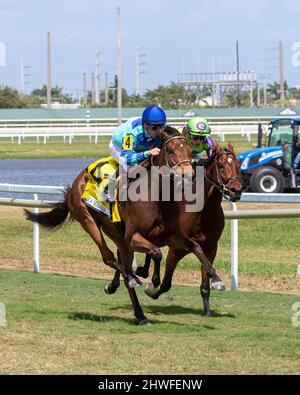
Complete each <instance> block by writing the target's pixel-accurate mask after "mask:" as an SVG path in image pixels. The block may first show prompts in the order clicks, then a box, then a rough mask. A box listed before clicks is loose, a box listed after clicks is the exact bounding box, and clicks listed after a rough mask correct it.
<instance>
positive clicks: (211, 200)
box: [106, 144, 242, 316]
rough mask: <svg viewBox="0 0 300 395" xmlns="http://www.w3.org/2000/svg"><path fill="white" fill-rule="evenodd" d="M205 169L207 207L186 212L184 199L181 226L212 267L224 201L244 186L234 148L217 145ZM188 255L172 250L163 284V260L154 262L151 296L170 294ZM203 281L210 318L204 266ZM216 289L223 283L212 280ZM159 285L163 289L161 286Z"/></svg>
mask: <svg viewBox="0 0 300 395" xmlns="http://www.w3.org/2000/svg"><path fill="white" fill-rule="evenodd" d="M198 164H199V165H204V166H205V170H204V171H205V185H204V206H203V209H202V210H201V211H199V212H193V213H191V212H187V211H186V210H185V206H186V202H185V201H184V200H183V201H182V202H180V203H179V205H180V213H181V216H180V227H181V229H182V230H183V231H184V232H185V234H186V235H187V236H188V237H190V238H192V239H193V240H194V241H195V242H197V243H198V244H199V245H200V246H201V248H202V250H203V252H204V254H205V256H206V257H207V258H208V260H209V261H210V263H211V264H213V262H214V259H215V257H216V253H217V248H218V241H219V239H220V237H221V235H222V232H223V229H224V225H225V220H224V213H223V209H222V205H221V203H222V198H223V197H225V198H227V199H229V200H230V201H232V202H235V201H237V200H239V199H240V197H241V194H242V185H241V181H240V179H239V176H238V169H239V163H238V161H237V159H236V156H235V154H234V150H233V146H232V145H231V144H228V147H227V148H225V149H222V148H221V147H220V146H219V145H218V144H216V145H215V149H214V152H213V154H212V156H211V157H210V158H209V159H203V160H202V161H200V163H198ZM188 253H189V252H188V251H186V250H183V249H180V248H174V247H173V246H172V247H170V248H169V251H168V255H167V258H166V268H165V275H164V278H163V281H162V283H161V285H160V273H159V268H160V261H156V262H155V267H154V272H153V276H152V281H151V283H150V284H149V285H148V287H147V288H146V289H145V292H146V294H147V295H148V296H150V297H152V298H153V299H157V298H158V297H159V296H160V295H161V294H162V293H164V292H167V291H169V289H170V288H171V286H172V276H173V273H174V270H175V268H176V266H177V264H178V262H179V261H180V260H181V259H182V258H183V257H184V256H185V255H187V254H188ZM150 262H151V256H150V255H148V254H147V255H146V259H145V264H144V266H139V267H138V268H137V270H136V274H137V275H138V276H141V277H144V278H147V277H148V275H149V266H150ZM201 274H202V282H201V285H200V293H201V296H202V299H203V305H204V314H205V315H206V316H210V314H211V313H210V306H209V296H210V280H209V276H208V275H207V272H206V270H205V267H203V265H202V267H201ZM119 277H120V274H119V272H117V271H116V273H115V276H114V279H113V280H112V282H111V283H110V284H108V285H107V286H106V291H107V293H114V292H115V291H116V290H117V288H118V286H119V284H120V283H119ZM214 280H215V282H214V286H213V288H215V289H219V290H223V289H224V288H223V285H222V282H218V278H215V279H214V277H213V281H214ZM159 286H160V287H159Z"/></svg>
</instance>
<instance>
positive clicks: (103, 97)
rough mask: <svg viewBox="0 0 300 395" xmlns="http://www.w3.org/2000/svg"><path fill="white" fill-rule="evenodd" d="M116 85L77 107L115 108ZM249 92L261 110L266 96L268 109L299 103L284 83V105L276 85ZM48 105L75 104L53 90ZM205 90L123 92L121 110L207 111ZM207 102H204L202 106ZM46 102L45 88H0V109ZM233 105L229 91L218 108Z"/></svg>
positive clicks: (244, 95) (242, 96)
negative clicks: (97, 100)
mask: <svg viewBox="0 0 300 395" xmlns="http://www.w3.org/2000/svg"><path fill="white" fill-rule="evenodd" d="M116 86H117V81H116V80H115V82H114V84H112V85H111V86H110V87H109V90H108V92H103V91H101V93H100V103H98V104H95V103H94V100H93V95H92V92H91V91H87V92H86V95H85V97H83V96H82V97H81V98H80V104H81V106H83V107H116V106H117V94H116V92H117V89H116ZM259 90H260V91H259V92H258V89H257V88H254V89H253V103H254V105H255V103H257V96H258V94H260V98H261V101H260V103H261V106H262V105H263V102H264V95H265V93H266V102H267V105H268V106H279V105H284V106H290V105H295V103H297V101H299V103H300V88H295V87H292V88H289V87H288V84H287V82H286V81H285V84H284V91H285V98H286V99H285V101H284V102H283V103H282V102H281V101H280V85H279V83H277V82H274V83H269V84H268V85H267V87H266V90H264V89H263V88H259ZM51 96H52V101H57V102H59V103H60V104H72V103H76V102H78V98H74V97H72V96H71V95H69V94H67V93H63V88H60V87H58V86H55V87H53V88H52V89H51ZM210 96H211V93H210V92H209V90H207V91H202V92H201V97H200V96H199V94H197V93H196V92H194V91H192V90H188V89H185V88H184V86H183V85H181V84H178V83H175V82H171V83H170V85H167V86H164V85H159V86H158V87H156V88H155V89H148V90H146V91H145V93H144V94H143V95H140V96H139V95H138V96H136V95H129V94H128V93H127V91H126V90H125V89H123V92H122V103H123V106H124V107H145V106H147V105H150V104H158V105H161V106H162V107H163V108H166V109H178V108H181V109H185V108H186V109H190V108H197V107H199V104H200V102H199V101H200V100H201V102H202V103H201V104H202V105H203V106H204V107H205V106H206V107H211V106H212V104H211V101H209V100H208V99H209V98H210ZM205 100H207V102H205ZM46 102H47V87H46V85H43V86H42V88H40V89H34V90H33V91H32V92H31V93H30V94H28V95H23V94H21V93H19V92H18V91H17V90H15V89H13V88H11V87H9V86H2V87H1V86H0V108H39V107H40V106H41V105H42V104H45V103H46ZM239 103H240V106H241V107H249V106H250V96H249V93H248V92H240V93H239ZM236 105H237V91H236V89H231V90H228V91H227V92H226V94H224V97H223V99H222V103H221V105H220V103H219V105H218V106H221V107H235V106H236Z"/></svg>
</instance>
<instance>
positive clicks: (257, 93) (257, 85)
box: [256, 83, 260, 107]
mask: <svg viewBox="0 0 300 395" xmlns="http://www.w3.org/2000/svg"><path fill="white" fill-rule="evenodd" d="M256 99H257V107H260V87H259V83H257V84H256Z"/></svg>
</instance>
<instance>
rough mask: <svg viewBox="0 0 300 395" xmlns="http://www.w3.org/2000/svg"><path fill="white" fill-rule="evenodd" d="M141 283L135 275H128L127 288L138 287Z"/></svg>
mask: <svg viewBox="0 0 300 395" xmlns="http://www.w3.org/2000/svg"><path fill="white" fill-rule="evenodd" d="M142 284H143V283H142V282H141V280H140V279H139V278H138V277H137V276H134V277H133V276H131V275H128V286H129V288H137V287H140V286H141V285H142Z"/></svg>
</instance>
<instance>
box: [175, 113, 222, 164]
mask: <svg viewBox="0 0 300 395" xmlns="http://www.w3.org/2000/svg"><path fill="white" fill-rule="evenodd" d="M179 130H180V131H181V133H182V134H183V135H184V136H185V138H186V140H187V142H188V144H189V146H190V147H191V148H192V151H193V159H198V158H202V155H201V153H202V152H203V151H205V152H206V155H207V157H208V158H209V157H210V155H211V151H212V150H213V148H214V146H215V142H214V139H213V138H212V137H210V133H211V128H210V126H209V123H208V121H207V119H205V118H202V117H193V118H191V119H189V121H188V123H187V124H186V125H185V126H184V127H183V128H179Z"/></svg>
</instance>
